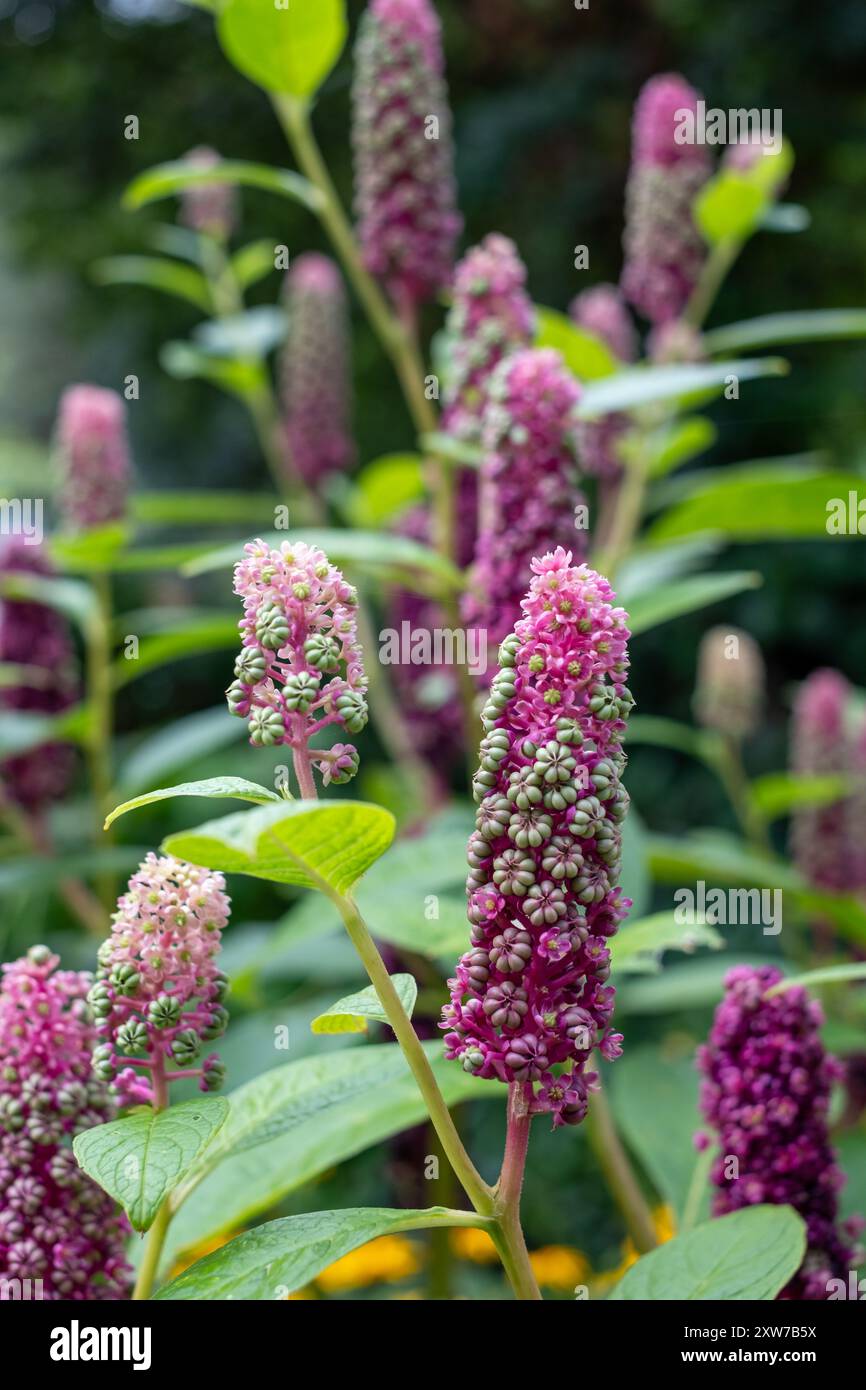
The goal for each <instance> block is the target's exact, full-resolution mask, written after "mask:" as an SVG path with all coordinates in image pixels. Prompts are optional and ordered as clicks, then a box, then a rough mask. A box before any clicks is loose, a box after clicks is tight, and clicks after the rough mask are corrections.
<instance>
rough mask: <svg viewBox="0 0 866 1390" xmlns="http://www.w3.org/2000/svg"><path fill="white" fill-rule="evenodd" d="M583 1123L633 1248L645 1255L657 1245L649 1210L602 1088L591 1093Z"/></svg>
mask: <svg viewBox="0 0 866 1390" xmlns="http://www.w3.org/2000/svg"><path fill="white" fill-rule="evenodd" d="M586 1125H587V1130H588V1134H589V1142H590V1144H591V1145H592V1149H593V1152H594V1154H595V1156H596V1159H597V1161H598V1164H599V1167H600V1168H601V1171H602V1173H603V1174H604V1177H605V1181H606V1183H607V1185H608V1188H609V1190H610V1193H611V1196H612V1197H613V1199H614V1201H615V1202H616V1204H617V1206H618V1207H619V1210H620V1212H621V1214H622V1217H623V1220H624V1221H625V1224H626V1227H627V1228H628V1231H629V1234H630V1235H631V1238H632V1240H633V1241H634V1243H635V1247H636V1249H637V1250H638V1251H639V1252H640V1254H641V1255H645V1254H646V1253H647V1251H649V1250H654V1249H655V1247H656V1245H657V1244H658V1241H657V1240H656V1232H655V1225H654V1223H653V1219H652V1213H651V1211H650V1209H649V1207H648V1205H647V1202H646V1199H645V1198H644V1195H643V1193H642V1192H641V1189H640V1184H639V1183H638V1180H637V1178H636V1177H635V1174H634V1170H633V1168H632V1166H631V1163H630V1161H629V1157H628V1154H627V1153H626V1151H625V1149H624V1148H623V1145H622V1143H621V1141H620V1137H619V1134H618V1133H617V1129H616V1125H615V1124H614V1121H613V1115H612V1114H611V1111H610V1106H609V1105H608V1103H607V1096H606V1095H605V1093H604V1091H602V1090H601V1089H599V1090H597V1091H593V1093H592V1097H591V1099H590V1103H589V1114H588V1115H587V1117H586Z"/></svg>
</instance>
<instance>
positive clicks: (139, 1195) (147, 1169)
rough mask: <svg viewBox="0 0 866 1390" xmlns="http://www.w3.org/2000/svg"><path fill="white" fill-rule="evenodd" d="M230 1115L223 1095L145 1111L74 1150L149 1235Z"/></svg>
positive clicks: (80, 1139)
mask: <svg viewBox="0 0 866 1390" xmlns="http://www.w3.org/2000/svg"><path fill="white" fill-rule="evenodd" d="M228 1113H229V1104H228V1101H227V1100H225V1099H224V1098H223V1097H222V1096H205V1097H202V1099H201V1100H187V1101H182V1102H181V1104H180V1105H172V1106H171V1108H170V1109H168V1110H153V1109H152V1108H151V1107H150V1106H143V1107H142V1108H141V1109H139V1110H133V1111H132V1112H131V1113H130V1114H129V1115H125V1116H124V1117H123V1119H122V1120H112V1121H111V1122H110V1123H109V1124H106V1125H97V1126H96V1127H95V1129H88V1130H86V1131H85V1133H84V1134H79V1135H77V1136H76V1138H75V1139H74V1140H73V1144H72V1147H73V1150H74V1152H75V1157H76V1159H77V1160H78V1164H79V1166H80V1167H81V1168H83V1169H84V1171H85V1173H87V1174H88V1176H89V1177H91V1178H93V1179H94V1181H95V1182H98V1183H99V1185H100V1187H102V1188H104V1190H105V1191H106V1192H107V1193H108V1194H109V1196H110V1197H113V1198H114V1199H115V1201H117V1202H119V1203H120V1205H121V1206H122V1207H123V1209H124V1211H125V1212H126V1214H127V1216H128V1217H129V1220H130V1222H131V1224H132V1226H133V1228H134V1229H135V1230H136V1231H146V1230H147V1229H148V1227H149V1226H151V1225H152V1224H153V1221H154V1218H155V1217H156V1213H157V1211H158V1210H159V1208H160V1206H161V1205H162V1203H163V1201H164V1200H165V1198H166V1197H167V1196H168V1195H169V1194H170V1193H171V1192H172V1191H173V1190H174V1188H175V1187H176V1186H177V1184H178V1183H179V1182H180V1180H181V1178H182V1177H183V1176H184V1174H186V1173H187V1172H188V1171H189V1169H190V1168H191V1167H192V1165H193V1164H194V1163H195V1161H196V1159H197V1158H198V1157H199V1156H200V1154H201V1153H202V1151H203V1150H204V1149H205V1148H206V1147H207V1145H208V1144H209V1143H210V1141H211V1139H212V1138H213V1136H214V1135H215V1134H216V1132H217V1130H218V1129H219V1128H220V1126H221V1125H222V1124H223V1123H224V1122H225V1118H226V1116H227V1115H228Z"/></svg>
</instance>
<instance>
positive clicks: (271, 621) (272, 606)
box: [256, 603, 289, 652]
mask: <svg viewBox="0 0 866 1390" xmlns="http://www.w3.org/2000/svg"><path fill="white" fill-rule="evenodd" d="M288 640H289V620H288V618H287V617H286V615H285V613H284V612H283V610H282V608H280V606H279V604H277V603H266V604H263V605H262V607H261V608H260V609H259V616H258V622H257V623H256V641H257V642H258V643H259V645H260V646H262V647H267V649H268V651H271V652H277V651H279V649H280V647H284V646H285V645H286V643H287V642H288Z"/></svg>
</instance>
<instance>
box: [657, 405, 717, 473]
mask: <svg viewBox="0 0 866 1390" xmlns="http://www.w3.org/2000/svg"><path fill="white" fill-rule="evenodd" d="M716 435H717V430H716V427H715V425H714V424H713V422H712V420H708V419H707V418H706V416H705V415H686V416H685V417H684V419H682V420H675V421H673V423H671V424H670V425H666V426H665V427H664V428H663V429H660V430H658V431H656V432H655V433H654V434H651V435H650V436H649V438H648V440H647V454H648V462H647V472H648V474H649V476H650V477H651V478H663V477H665V475H666V474H668V473H672V472H673V471H674V469H675V468H679V467H680V466H681V465H682V464H684V463H688V462H689V460H690V459H693V458H695V457H696V456H697V455H698V454H702V453H704V452H705V450H707V449H709V448H711V447H712V445H713V444H714V443H715V441H716Z"/></svg>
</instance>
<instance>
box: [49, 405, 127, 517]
mask: <svg viewBox="0 0 866 1390" xmlns="http://www.w3.org/2000/svg"><path fill="white" fill-rule="evenodd" d="M57 449H58V455H59V471H60V495H59V501H60V509H61V512H62V514H63V521H64V524H65V526H66V528H67V530H69V531H88V530H90V529H92V528H93V527H96V526H106V525H108V524H109V523H110V522H113V521H121V520H122V519H123V517H124V515H125V512H126V498H127V493H128V492H129V488H130V484H131V481H132V466H131V463H130V457H129V444H128V441H127V437H126V404H125V402H124V400H123V397H122V396H119V395H118V394H117V392H116V391H109V390H107V389H105V388H104V387H101V386H89V385H82V386H70V387H69V388H68V389H67V390H66V391H64V393H63V396H62V397H61V400H60V408H59V411H58V416H57Z"/></svg>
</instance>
